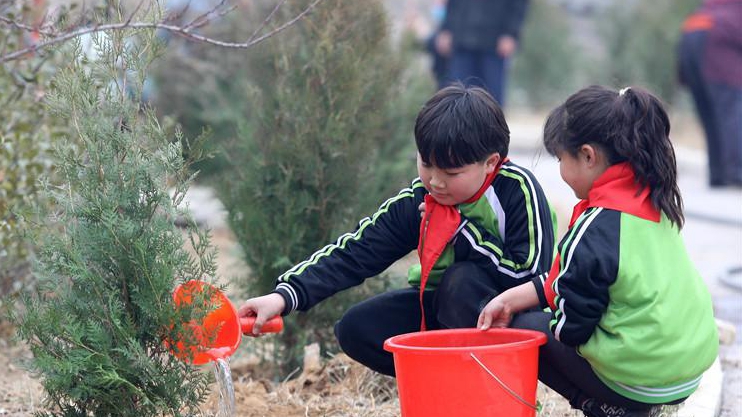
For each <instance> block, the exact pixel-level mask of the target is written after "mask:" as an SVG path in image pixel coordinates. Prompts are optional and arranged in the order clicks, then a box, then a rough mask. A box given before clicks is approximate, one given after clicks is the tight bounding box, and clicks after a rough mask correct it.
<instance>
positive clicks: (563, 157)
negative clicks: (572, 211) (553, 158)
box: [557, 145, 608, 200]
mask: <svg viewBox="0 0 742 417" xmlns="http://www.w3.org/2000/svg"><path fill="white" fill-rule="evenodd" d="M557 159H558V160H559V173H560V174H561V175H562V179H563V180H564V182H566V183H567V185H569V187H570V188H572V191H574V192H575V196H576V197H577V198H579V199H581V200H584V199H586V198H587V195H588V192H590V189H591V188H592V187H593V182H595V180H596V179H598V177H600V175H601V174H603V172H605V170H606V169H608V162H607V160H606V158H605V157H604V156H603V153H602V152H601V151H600V150H599V149H598V148H595V147H593V146H592V145H582V147H581V148H580V149H579V150H578V152H577V155H572V154H570V153H569V152H567V151H561V152H559V153H557Z"/></svg>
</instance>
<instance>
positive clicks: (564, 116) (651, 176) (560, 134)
mask: <svg viewBox="0 0 742 417" xmlns="http://www.w3.org/2000/svg"><path fill="white" fill-rule="evenodd" d="M669 134H670V120H669V118H668V117H667V113H666V112H665V109H664V107H663V105H662V103H661V102H660V101H659V100H658V99H657V98H656V97H654V96H653V95H652V94H650V93H649V92H647V91H646V90H642V89H639V88H634V87H630V88H629V87H627V88H624V89H622V90H621V91H620V92H617V91H615V90H612V89H609V88H606V87H602V86H590V87H587V88H584V89H582V90H580V91H578V92H577V93H575V94H573V95H572V96H570V97H569V98H568V99H567V101H566V102H565V103H564V104H562V105H561V106H559V107H557V108H556V109H554V110H553V111H552V112H551V114H550V115H549V117H548V119H547V121H546V126H545V127H544V146H545V147H546V150H547V151H548V152H549V153H551V154H552V155H556V154H558V153H559V152H561V151H566V152H569V153H570V154H572V155H576V154H577V151H578V149H580V147H581V146H582V145H583V144H586V143H590V144H595V145H598V146H600V148H601V149H602V150H603V151H604V152H605V154H606V157H607V158H608V161H609V163H610V164H611V165H613V164H617V163H620V162H625V161H628V162H629V164H630V165H631V167H632V168H633V169H634V172H635V174H636V177H637V181H639V182H640V185H641V186H643V187H646V186H648V187H649V188H650V198H651V199H652V203H653V204H654V205H655V207H657V208H658V209H659V210H661V211H663V212H664V213H665V215H667V217H668V218H669V219H670V221H672V222H673V223H674V224H676V225H677V226H678V227H682V226H683V222H684V218H683V201H682V198H681V197H680V190H679V188H678V185H677V166H676V161H675V151H674V150H673V147H672V143H671V142H670V137H669Z"/></svg>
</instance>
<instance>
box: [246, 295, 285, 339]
mask: <svg viewBox="0 0 742 417" xmlns="http://www.w3.org/2000/svg"><path fill="white" fill-rule="evenodd" d="M285 307H286V301H285V300H284V299H283V297H281V295H280V294H276V293H271V294H267V295H263V296H261V297H255V298H251V299H249V300H247V301H245V303H244V304H242V307H240V308H239V310H237V315H238V316H240V317H255V324H254V325H253V328H252V335H253V336H258V335H259V334H260V329H261V328H262V327H263V325H264V324H265V322H266V321H268V319H270V318H273V317H275V316H278V315H280V314H281V313H282V312H283V309H284V308H285Z"/></svg>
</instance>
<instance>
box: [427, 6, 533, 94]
mask: <svg viewBox="0 0 742 417" xmlns="http://www.w3.org/2000/svg"><path fill="white" fill-rule="evenodd" d="M527 8H528V0H448V2H447V3H446V13H445V16H444V19H443V24H442V26H441V30H440V32H439V33H438V35H437V36H436V38H435V47H436V50H437V51H438V53H439V54H440V55H442V56H444V57H449V60H448V78H449V79H450V80H454V81H461V82H464V83H471V84H473V85H479V86H482V87H484V88H485V89H486V90H487V91H489V93H490V94H492V96H493V97H494V98H495V99H496V100H497V102H498V103H500V105H504V103H505V86H506V81H507V71H508V64H509V62H510V58H511V57H512V56H513V54H515V51H516V49H517V47H518V37H519V34H520V29H521V27H522V26H523V21H524V20H525V16H526V11H527Z"/></svg>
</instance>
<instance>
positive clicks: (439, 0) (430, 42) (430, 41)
mask: <svg viewBox="0 0 742 417" xmlns="http://www.w3.org/2000/svg"><path fill="white" fill-rule="evenodd" d="M445 16H446V1H445V0H435V1H434V2H433V3H432V5H431V6H430V18H431V20H432V21H433V25H434V26H435V31H434V32H433V34H432V35H430V37H428V38H427V39H426V41H425V49H426V50H427V51H428V53H429V54H430V58H431V61H432V62H431V70H432V71H433V76H434V77H435V82H436V84H437V86H438V89H439V90H440V89H441V88H443V87H445V86H446V81H447V77H448V61H449V58H450V53H447V54H446V55H443V54H442V53H441V52H440V51H439V50H438V48H437V46H436V39H437V38H438V34H440V33H441V26H442V25H443V19H444V17H445Z"/></svg>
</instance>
